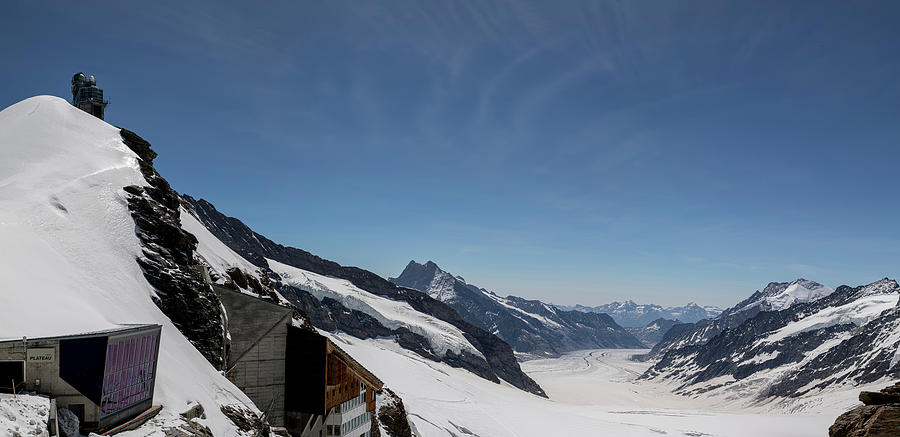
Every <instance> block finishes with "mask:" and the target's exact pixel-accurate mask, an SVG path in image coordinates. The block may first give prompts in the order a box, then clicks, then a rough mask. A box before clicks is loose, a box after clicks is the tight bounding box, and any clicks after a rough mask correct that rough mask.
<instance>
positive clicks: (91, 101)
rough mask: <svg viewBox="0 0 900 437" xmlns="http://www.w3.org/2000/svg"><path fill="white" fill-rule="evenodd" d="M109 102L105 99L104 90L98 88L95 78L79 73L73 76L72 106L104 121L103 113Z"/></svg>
mask: <svg viewBox="0 0 900 437" xmlns="http://www.w3.org/2000/svg"><path fill="white" fill-rule="evenodd" d="M108 104H109V101H107V100H104V99H103V90H102V89H101V88H100V87H98V86H97V81H96V80H95V79H94V76H85V75H84V73H81V72H79V73H78V74H76V75H75V76H72V105H73V106H75V107H76V108H78V109H80V110H82V111H84V112H87V113H88V114H91V115H93V116H94V117H97V118H99V119H101V120H103V112H104V111H105V110H106V105H108Z"/></svg>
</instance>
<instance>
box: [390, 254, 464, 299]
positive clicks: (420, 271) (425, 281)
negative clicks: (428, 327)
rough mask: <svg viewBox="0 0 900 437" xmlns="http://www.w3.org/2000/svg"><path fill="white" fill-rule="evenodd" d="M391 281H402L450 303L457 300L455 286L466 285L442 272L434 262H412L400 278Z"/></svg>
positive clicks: (408, 285) (459, 279)
mask: <svg viewBox="0 0 900 437" xmlns="http://www.w3.org/2000/svg"><path fill="white" fill-rule="evenodd" d="M391 280H400V282H401V283H403V284H405V286H407V287H409V288H415V289H416V290H419V291H422V292H424V293H426V294H428V295H429V296H431V297H433V298H435V299H437V300H439V301H441V302H448V301H451V300H453V299H454V298H456V291H455V290H454V285H455V284H456V283H457V282H460V283H462V284H465V281H463V280H462V278H459V277H454V276H453V275H451V274H450V273H447V272H445V271H443V270H441V268H440V267H438V265H437V264H435V263H434V261H428V262H426V263H425V264H419V263H417V262H416V261H415V260H412V261H410V262H409V264H407V265H406V268H405V269H403V272H402V273H400V276H399V277H397V278H391Z"/></svg>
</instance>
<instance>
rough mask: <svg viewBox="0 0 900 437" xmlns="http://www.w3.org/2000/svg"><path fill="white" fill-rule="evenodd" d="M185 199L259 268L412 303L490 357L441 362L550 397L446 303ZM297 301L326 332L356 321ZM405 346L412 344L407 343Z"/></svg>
mask: <svg viewBox="0 0 900 437" xmlns="http://www.w3.org/2000/svg"><path fill="white" fill-rule="evenodd" d="M182 197H183V198H184V199H185V201H186V202H188V203H189V204H190V209H192V211H193V214H194V215H195V216H196V217H197V218H198V219H199V220H200V221H201V222H202V223H203V224H204V225H205V226H206V228H207V229H209V231H210V232H211V233H212V234H213V235H215V236H216V238H218V239H219V240H221V241H222V242H224V243H225V244H226V245H228V247H230V248H231V249H232V250H234V251H235V252H237V253H238V254H239V255H241V256H242V257H244V258H245V259H247V260H248V261H250V262H252V263H253V264H255V265H256V266H258V267H260V268H262V269H267V268H268V263H267V262H266V258H269V259H273V260H276V261H278V262H280V263H284V264H287V265H290V266H293V267H296V268H300V269H303V270H307V271H310V272H313V273H318V274H321V275H326V276H332V277H335V278H341V279H345V280H348V281H350V282H351V283H352V284H353V285H355V286H357V287H359V288H361V289H363V290H366V291H368V292H370V293H373V294H376V295H379V296H382V297H386V298H388V299H392V300H397V301H404V302H407V303H408V304H409V305H410V306H411V307H412V308H413V309H415V310H416V311H419V312H422V313H425V314H428V315H431V316H433V317H436V318H438V319H440V320H443V321H445V322H447V323H450V324H451V325H453V326H455V327H457V328H458V329H460V330H461V331H462V332H463V333H464V335H465V336H466V339H467V340H468V341H469V342H470V343H471V344H472V345H473V346H474V347H475V348H476V349H477V350H478V351H479V352H481V353H482V354H483V355H484V356H485V357H486V358H487V360H486V361H485V360H482V359H481V358H479V357H474V355H473V356H465V355H463V356H452V355H447V356H444V357H439V358H440V360H449V361H447V362H448V363H451V365H459V366H462V367H464V368H465V369H466V370H470V371H472V372H473V373H475V374H477V375H480V376H485V377H487V379H490V380H492V381H498V378H500V379H503V380H505V381H507V382H509V383H510V384H512V385H513V386H515V387H518V388H520V389H522V390H525V391H528V392H531V393H534V394H537V395H539V396H546V394H544V391H543V390H542V389H541V388H540V386H539V385H538V384H537V383H536V382H534V380H532V379H531V378H530V377H528V375H526V374H525V373H524V372H522V369H521V368H520V367H519V363H518V362H517V361H516V358H515V355H514V354H513V350H512V348H511V347H510V346H509V344H507V343H506V342H504V341H503V340H501V339H500V338H499V337H497V336H496V335H494V334H491V333H490V332H488V331H486V330H484V329H481V328H479V327H478V326H475V325H473V324H471V323H469V322H466V321H465V320H464V319H463V318H462V317H460V315H459V313H457V312H456V310H454V309H453V308H451V307H450V306H448V305H446V304H445V303H443V302H441V301H439V300H436V299H434V298H431V297H430V296H428V295H426V294H424V293H422V292H421V291H418V290H413V289H407V288H403V287H398V286H397V285H395V284H393V283H391V282H390V281H387V280H386V279H384V278H382V277H380V276H378V275H376V274H374V273H372V272H369V271H367V270H363V269H360V268H358V267H346V266H342V265H340V264H338V263H335V262H333V261H328V260H325V259H322V258H320V257H318V256H315V255H313V254H311V253H309V252H307V251H304V250H301V249H297V248H294V247H286V246H282V245H280V244H278V243H275V242H273V241H272V240H269V239H268V238H266V237H265V236H263V235H260V234H258V233H256V232H254V231H253V230H252V229H250V228H249V227H247V226H246V225H244V223H242V222H241V221H240V220H238V219H236V218H233V217H227V216H225V215H224V214H222V213H220V212H219V211H217V210H216V209H215V207H214V206H213V205H212V204H210V203H209V202H207V201H205V200H203V199H200V200H196V199H194V198H192V197H190V196H186V195H185V196H182ZM279 292H281V293H282V295H284V293H285V292H284V290H283V289H279ZM285 297H286V298H287V296H285ZM295 297H296V299H290V298H289V300H291V302H292V303H294V304H295V305H297V306H298V307H300V308H301V309H303V310H304V311H305V312H307V314H309V316H310V319H311V320H312V322H313V324H314V325H315V326H316V327H319V328H320V329H335V327H336V326H338V324H339V323H344V322H350V321H349V320H345V321H344V322H340V321H339V320H336V319H338V318H340V317H343V316H337V315H336V314H335V313H336V312H334V311H329V309H328V308H326V307H325V305H324V302H318V300H317V299H315V298H314V297H312V296H306V295H303V294H301V293H298V294H296V295H295ZM332 305H333V304H332ZM347 312H349V313H351V315H352V311H349V310H348V311H347ZM359 322H360V323H363V322H364V320H362V319H360V320H359ZM317 323H319V324H317ZM350 323H351V324H352V323H356V322H350ZM342 326H343V325H342ZM401 338H403V337H401ZM412 339H414V338H411V340H412ZM414 343H415V342H413V344H414ZM401 344H410V343H403V342H401ZM414 350H415V349H414ZM420 351H422V352H424V351H423V350H422V349H419V350H417V352H420Z"/></svg>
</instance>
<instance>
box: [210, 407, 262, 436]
mask: <svg viewBox="0 0 900 437" xmlns="http://www.w3.org/2000/svg"><path fill="white" fill-rule="evenodd" d="M219 409H220V410H221V411H222V414H224V415H225V417H227V418H228V420H231V423H233V424H234V426H236V427H237V428H238V429H239V430H241V431H244V432H248V431H252V430H255V429H259V428H260V423H259V416H257V415H256V413H254V412H252V411H250V410H248V409H246V408H243V407H239V406H234V405H222V406H221V407H220V408H219Z"/></svg>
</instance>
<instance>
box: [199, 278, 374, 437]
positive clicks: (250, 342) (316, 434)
mask: <svg viewBox="0 0 900 437" xmlns="http://www.w3.org/2000/svg"><path fill="white" fill-rule="evenodd" d="M213 289H214V290H215V291H216V294H217V295H218V296H219V299H220V300H221V302H222V305H223V306H224V307H225V313H226V314H227V316H228V320H227V323H228V326H227V327H228V332H229V334H230V336H231V343H230V345H229V348H228V352H227V357H226V363H227V369H226V373H225V376H226V377H228V379H229V380H231V381H232V382H233V383H234V384H235V385H236V386H237V387H238V388H240V389H241V390H242V391H243V392H244V393H245V394H247V396H248V397H249V398H250V399H251V400H252V401H253V402H254V404H256V406H257V407H258V408H259V409H260V410H262V411H263V412H264V413H265V415H266V419H267V421H268V422H269V424H270V425H271V426H274V427H278V428H284V429H285V430H286V431H288V432H289V433H290V434H291V435H293V436H303V437H307V436H308V437H326V436H327V437H330V436H353V437H359V436H366V437H368V436H369V430H370V428H371V415H372V413H373V412H374V411H375V393H376V392H378V391H381V389H382V383H381V381H380V380H379V379H378V378H376V377H375V375H373V374H372V373H371V372H369V371H368V370H367V369H366V368H365V367H363V366H362V365H361V364H359V363H358V362H357V361H356V360H354V359H353V358H352V357H351V356H350V355H349V354H347V353H346V352H345V351H343V350H342V349H341V348H339V347H338V346H337V345H335V344H334V343H332V342H331V341H330V340H329V339H328V338H327V337H325V336H323V335H320V334H319V333H317V332H315V331H313V330H310V329H303V328H299V327H297V326H294V324H293V318H292V317H291V316H292V314H293V309H292V308H289V307H285V306H281V305H278V304H276V303H274V302H271V301H269V300H265V299H260V298H257V297H254V296H251V295H248V294H245V293H242V292H240V291H237V290H232V289H229V288H225V287H222V286H220V285H216V284H213Z"/></svg>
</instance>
